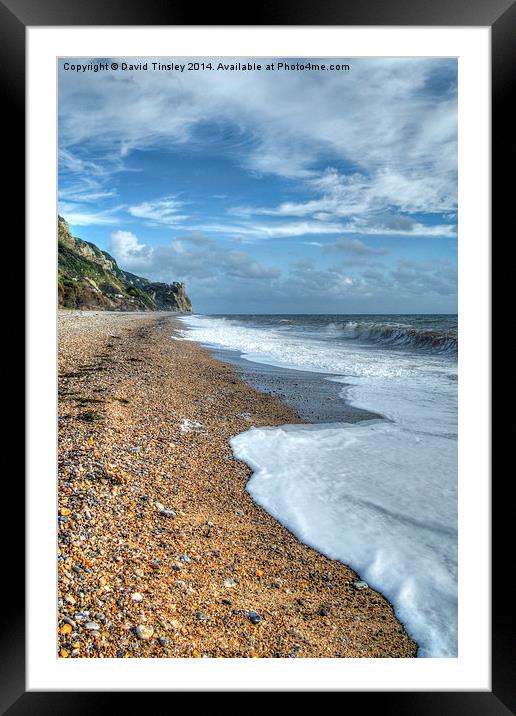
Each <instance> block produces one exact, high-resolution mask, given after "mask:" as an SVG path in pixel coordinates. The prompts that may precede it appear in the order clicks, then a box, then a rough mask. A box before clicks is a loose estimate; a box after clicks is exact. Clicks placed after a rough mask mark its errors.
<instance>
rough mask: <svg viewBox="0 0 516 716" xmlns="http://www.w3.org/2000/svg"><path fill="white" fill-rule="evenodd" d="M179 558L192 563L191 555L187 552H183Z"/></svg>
mask: <svg viewBox="0 0 516 716" xmlns="http://www.w3.org/2000/svg"><path fill="white" fill-rule="evenodd" d="M179 559H180V560H181V562H186V564H190V561H191V560H190V557H189V556H188V555H187V554H182V555H181V556H180V557H179Z"/></svg>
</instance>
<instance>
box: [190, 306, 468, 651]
mask: <svg viewBox="0 0 516 716" xmlns="http://www.w3.org/2000/svg"><path fill="white" fill-rule="evenodd" d="M182 320H183V321H184V322H185V323H186V325H187V326H188V327H189V329H190V330H189V331H188V336H189V337H192V338H194V339H195V340H198V341H200V342H202V343H204V344H207V345H213V346H217V347H225V348H230V349H233V350H237V351H240V353H241V354H242V355H243V356H244V357H247V358H250V359H252V360H255V361H262V362H265V363H269V364H271V363H272V364H275V365H281V366H287V367H292V368H302V369H304V370H312V371H320V372H324V373H328V374H331V376H330V375H329V376H328V377H329V379H330V380H337V381H340V382H342V383H345V385H344V386H343V391H342V394H343V396H344V397H345V398H346V400H348V401H350V402H352V403H353V404H354V405H356V406H358V407H361V408H366V409H369V410H371V411H374V412H376V413H380V414H382V415H383V416H385V417H386V418H388V420H384V421H375V422H369V423H359V424H355V425H347V424H343V423H341V424H331V425H314V426H299V425H296V426H283V427H279V428H278V427H275V428H260V429H257V428H252V429H250V430H248V431H246V432H244V433H242V434H240V435H238V436H236V437H235V438H233V439H232V440H231V447H232V449H233V451H234V453H235V455H236V456H237V457H238V458H239V459H241V460H244V461H245V462H246V463H247V464H248V465H249V466H250V467H251V468H252V470H253V476H252V478H251V479H250V481H249V483H248V490H249V492H250V494H251V495H252V497H253V498H254V499H255V500H256V502H258V503H259V504H261V505H262V506H263V507H264V508H265V509H266V510H267V511H268V512H269V513H270V514H272V515H273V516H274V517H276V518H277V519H278V520H279V521H281V522H282V523H283V524H284V525H285V526H286V527H288V529H290V530H291V531H292V532H293V533H294V534H295V535H296V536H297V537H298V538H299V539H300V540H302V541H303V542H305V543H307V544H309V545H310V546H312V547H314V548H315V549H317V550H319V551H320V552H323V553H324V554H326V555H328V556H329V557H331V558H335V559H339V560H341V561H342V562H344V563H346V564H349V565H350V566H351V567H353V568H354V569H355V570H356V571H357V572H358V573H359V574H360V576H361V577H362V578H363V579H365V580H366V581H367V582H368V583H369V584H370V585H371V586H374V587H375V588H376V589H378V590H379V591H380V592H382V593H383V594H384V595H385V596H386V597H387V598H388V599H389V600H390V601H391V603H392V604H393V606H394V607H395V610H396V613H397V615H398V617H399V618H400V620H401V621H402V623H403V624H404V625H405V627H406V628H407V631H408V632H409V634H410V636H411V637H412V638H413V639H414V640H415V641H416V642H417V643H418V645H419V647H420V649H419V652H418V654H419V656H427V657H428V656H433V657H453V656H456V654H457V489H456V488H457V425H456V422H457V421H456V417H457V395H456V387H457V384H456V363H455V361H454V360H453V359H451V358H449V357H446V356H444V357H443V356H441V355H429V354H424V355H418V354H416V353H410V352H401V351H399V350H398V351H396V350H389V349H388V348H385V347H382V348H381V349H380V348H378V347H377V346H376V347H374V346H373V347H371V346H366V345H361V344H359V343H357V342H353V343H349V344H346V343H345V342H343V341H340V342H328V341H327V340H322V339H320V338H318V337H317V336H315V337H314V336H307V335H302V334H300V333H296V332H295V331H293V332H286V331H285V330H282V329H281V327H279V329H277V330H276V329H275V328H271V327H270V326H269V327H267V328H266V329H264V328H260V327H259V326H248V325H241V324H239V323H238V321H232V320H228V319H220V318H211V317H200V316H192V317H188V318H186V319H182Z"/></svg>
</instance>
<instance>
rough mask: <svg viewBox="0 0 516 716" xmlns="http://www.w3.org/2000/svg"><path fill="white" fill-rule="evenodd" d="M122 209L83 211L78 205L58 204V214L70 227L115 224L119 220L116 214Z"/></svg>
mask: <svg viewBox="0 0 516 716" xmlns="http://www.w3.org/2000/svg"><path fill="white" fill-rule="evenodd" d="M121 208H122V207H120V206H116V207H113V208H112V209H108V210H105V211H91V210H89V209H86V210H84V209H83V208H81V206H80V205H79V204H75V203H69V202H66V201H60V202H59V213H60V214H61V216H63V217H64V218H65V219H66V220H67V221H68V223H69V224H72V226H91V225H96V224H108V225H109V224H117V223H118V222H119V218H118V217H117V216H116V214H117V212H119V211H120V210H121Z"/></svg>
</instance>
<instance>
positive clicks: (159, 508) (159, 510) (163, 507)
mask: <svg viewBox="0 0 516 716" xmlns="http://www.w3.org/2000/svg"><path fill="white" fill-rule="evenodd" d="M154 507H155V508H156V509H157V510H158V512H163V510H164V509H165V505H162V504H161V502H155V503H154Z"/></svg>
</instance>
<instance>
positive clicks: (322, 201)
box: [59, 58, 457, 313]
mask: <svg viewBox="0 0 516 716" xmlns="http://www.w3.org/2000/svg"><path fill="white" fill-rule="evenodd" d="M155 59H156V58H152V60H155ZM211 59H212V62H213V63H214V65H216V63H217V62H218V60H217V59H213V58H211ZM122 60H123V58H121V59H118V58H117V61H118V62H119V65H121V62H122ZM130 61H131V62H133V63H135V62H138V61H143V62H145V58H138V59H136V58H131V60H130ZM176 61H177V62H184V60H176ZM205 61H207V60H205ZM241 61H247V58H246V59H245V60H241ZM251 61H253V60H251ZM258 61H259V62H260V63H261V64H262V68H265V66H266V65H267V63H271V62H274V60H264V59H260V60H258ZM323 61H324V60H321V61H319V62H323ZM344 61H345V62H347V63H348V64H349V65H350V70H349V71H346V72H343V71H325V72H323V71H312V70H304V71H288V72H279V71H266V70H265V69H262V70H261V71H235V72H232V71H222V70H220V71H217V70H211V71H210V70H205V71H198V72H188V71H184V72H174V71H159V70H157V71H153V70H152V69H149V70H148V71H122V70H121V69H118V70H117V71H112V70H110V69H109V70H107V71H102V72H79V73H77V72H72V71H65V70H64V69H63V66H64V63H65V62H66V60H62V61H61V67H60V82H59V212H60V214H62V215H63V216H64V217H65V218H66V219H67V220H68V222H69V223H70V225H71V228H72V231H73V233H74V234H75V235H76V236H80V237H81V238H83V239H86V240H88V241H92V242H94V243H96V244H97V245H98V246H100V247H101V248H102V249H104V250H106V251H109V252H110V253H111V254H112V255H113V256H114V257H115V258H116V259H117V261H118V262H119V264H120V266H121V267H122V268H124V269H126V270H128V271H132V272H134V273H137V274H139V275H142V276H146V277H148V278H151V279H154V280H159V281H166V282H170V281H174V280H182V281H185V282H186V284H187V290H188V293H189V295H190V297H191V298H192V301H193V304H194V310H196V311H197V312H200V313H247V312H251V313H257V312H262V313H289V312H299V313H311V312H313V313H320V312H328V313H340V312H342V313H418V312H421V313H440V312H443V313H455V312H456V310H457V309H456V305H457V63H456V61H455V60H448V59H350V60H344ZM69 62H74V63H75V62H81V63H86V62H87V60H84V59H82V58H81V60H78V61H76V60H69ZM148 62H150V60H148ZM225 62H226V63H227V62H228V60H225ZM312 62H317V60H312ZM325 62H328V61H327V60H326V61H325ZM149 67H150V65H149Z"/></svg>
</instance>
